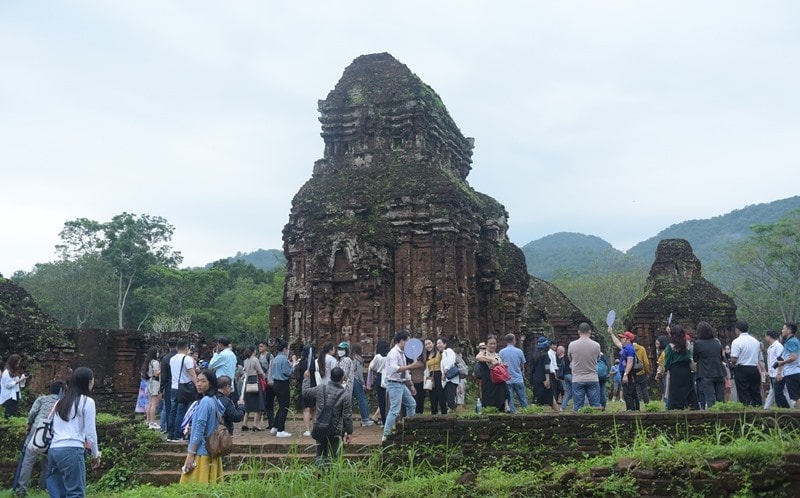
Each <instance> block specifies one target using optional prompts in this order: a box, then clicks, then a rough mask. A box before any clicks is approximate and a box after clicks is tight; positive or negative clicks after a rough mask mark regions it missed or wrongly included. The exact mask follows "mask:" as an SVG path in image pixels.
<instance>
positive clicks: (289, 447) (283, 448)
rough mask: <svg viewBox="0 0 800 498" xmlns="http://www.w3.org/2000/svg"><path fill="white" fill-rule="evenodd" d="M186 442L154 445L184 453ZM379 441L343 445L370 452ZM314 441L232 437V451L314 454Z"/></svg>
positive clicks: (162, 451)
mask: <svg viewBox="0 0 800 498" xmlns="http://www.w3.org/2000/svg"><path fill="white" fill-rule="evenodd" d="M187 445H188V443H186V442H181V443H167V442H164V443H161V444H160V445H158V446H156V448H155V451H156V452H159V453H174V454H186V449H187ZM380 447H381V443H380V442H378V441H376V442H371V441H370V442H363V443H350V444H348V445H346V446H345V450H346V451H347V452H348V453H366V454H369V453H372V452H373V451H374V450H376V449H379V448H380ZM316 451H317V448H316V443H315V442H314V441H313V440H312V439H311V438H304V439H303V442H291V443H279V442H274V441H265V442H263V443H254V442H248V443H244V442H238V441H236V439H235V438H234V442H233V453H242V454H249V455H258V454H264V453H280V454H282V455H290V454H307V453H311V454H316Z"/></svg>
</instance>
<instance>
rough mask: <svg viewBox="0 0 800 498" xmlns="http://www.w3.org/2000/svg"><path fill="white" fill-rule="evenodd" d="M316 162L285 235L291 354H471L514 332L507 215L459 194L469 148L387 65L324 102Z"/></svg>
mask: <svg viewBox="0 0 800 498" xmlns="http://www.w3.org/2000/svg"><path fill="white" fill-rule="evenodd" d="M319 110H320V113H321V117H320V122H321V123H322V138H323V140H324V142H325V150H324V154H323V158H322V159H320V160H318V161H317V162H316V163H315V165H314V172H313V176H312V177H311V179H310V180H308V182H306V184H305V185H303V187H302V188H301V189H300V191H299V192H298V193H297V195H296V196H295V198H294V200H293V201H292V210H291V214H290V219H289V222H288V224H287V225H286V227H285V228H284V231H283V240H284V254H285V255H286V259H287V260H288V271H287V275H286V284H285V294H284V304H283V307H280V308H276V309H275V310H273V313H279V314H280V316H279V317H278V318H276V317H275V315H273V320H272V321H271V324H273V325H274V326H275V328H276V329H277V330H279V331H282V332H283V334H282V335H284V334H285V336H286V337H288V338H289V339H290V342H293V343H295V344H297V343H300V342H303V343H306V342H315V343H317V344H319V343H322V342H324V341H327V340H331V341H334V342H336V341H340V340H350V341H360V342H361V343H362V344H363V345H364V349H365V352H366V353H370V352H371V351H372V347H373V346H372V344H373V343H374V341H375V340H376V339H377V338H380V337H384V338H389V337H390V336H391V335H392V334H393V333H394V332H395V331H396V330H399V329H409V330H411V331H412V332H413V333H414V334H415V335H418V336H438V335H442V334H443V335H447V336H452V337H455V338H457V339H458V340H460V341H465V340H471V341H475V340H478V339H479V338H481V337H485V335H486V334H487V333H488V332H493V331H496V330H499V331H517V330H518V329H519V324H520V314H521V311H522V307H523V297H524V294H525V291H526V289H527V285H528V274H527V269H526V265H525V259H524V256H523V254H522V252H521V250H520V249H519V248H518V247H517V246H515V245H514V244H512V243H511V242H510V241H509V240H508V237H507V235H506V231H507V228H508V225H507V220H508V214H507V212H506V210H505V208H504V207H503V206H502V205H501V204H500V203H498V202H497V201H496V200H494V199H493V198H491V197H489V196H487V195H484V194H481V193H479V192H476V191H475V190H473V189H472V187H470V185H469V183H468V182H467V180H466V179H467V175H468V173H469V171H470V169H471V163H472V159H471V156H472V148H473V140H472V139H470V138H467V137H465V136H464V135H462V134H461V132H460V131H459V129H458V127H457V126H456V124H455V123H454V122H453V120H452V118H451V117H450V115H449V114H448V112H447V109H446V108H445V106H444V104H443V103H442V100H441V99H440V98H439V96H438V95H437V94H436V93H435V92H434V91H433V90H432V89H431V88H430V87H429V86H428V85H426V84H425V83H424V82H422V80H420V79H419V78H418V77H417V76H416V75H414V74H413V73H412V72H411V71H410V70H409V69H408V68H407V67H406V66H405V65H403V64H401V63H400V62H398V61H397V60H396V59H395V58H394V57H392V56H391V55H389V54H385V53H384V54H373V55H365V56H361V57H359V58H357V59H356V60H355V61H353V63H352V64H351V65H350V66H349V67H348V68H347V69H346V70H345V71H344V74H343V76H342V78H341V80H340V81H339V82H338V83H337V85H336V87H335V88H334V89H333V90H332V91H331V92H330V93H329V94H328V97H327V99H325V100H323V101H320V103H319Z"/></svg>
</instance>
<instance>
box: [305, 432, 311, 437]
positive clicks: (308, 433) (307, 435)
mask: <svg viewBox="0 0 800 498" xmlns="http://www.w3.org/2000/svg"><path fill="white" fill-rule="evenodd" d="M303 435H304V436H306V437H309V436H311V431H305V432H304V433H303Z"/></svg>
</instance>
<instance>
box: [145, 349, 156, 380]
mask: <svg viewBox="0 0 800 498" xmlns="http://www.w3.org/2000/svg"><path fill="white" fill-rule="evenodd" d="M157 359H158V348H157V347H155V346H150V349H148V350H147V358H145V360H144V365H142V378H143V379H146V378H148V375H147V374H148V373H150V363H151V362H152V361H153V360H157Z"/></svg>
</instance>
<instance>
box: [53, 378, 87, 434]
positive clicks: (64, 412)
mask: <svg viewBox="0 0 800 498" xmlns="http://www.w3.org/2000/svg"><path fill="white" fill-rule="evenodd" d="M92 379H94V372H92V369H91V368H88V367H78V368H76V369H75V370H74V371H73V372H72V376H71V377H70V378H69V387H67V392H66V393H64V397H63V398H61V400H60V401H59V402H58V409H57V410H56V412H57V413H58V416H59V417H61V420H64V421H65V422H68V421H69V420H70V419H72V418H74V417H75V416H76V415H78V403H80V401H81V396H89V385H90V384H91V383H92Z"/></svg>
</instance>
